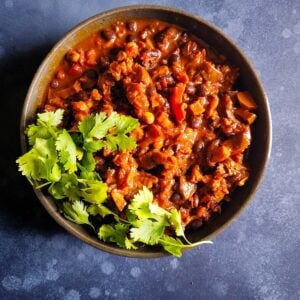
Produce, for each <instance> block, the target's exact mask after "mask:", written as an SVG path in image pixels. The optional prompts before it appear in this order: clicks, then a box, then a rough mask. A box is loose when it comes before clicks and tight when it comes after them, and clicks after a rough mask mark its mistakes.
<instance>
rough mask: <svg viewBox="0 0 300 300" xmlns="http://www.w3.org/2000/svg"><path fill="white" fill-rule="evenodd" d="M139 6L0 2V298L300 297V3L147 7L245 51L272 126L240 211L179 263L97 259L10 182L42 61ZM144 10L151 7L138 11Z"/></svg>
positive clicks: (26, 190) (21, 184)
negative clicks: (118, 12)
mask: <svg viewBox="0 0 300 300" xmlns="http://www.w3.org/2000/svg"><path fill="white" fill-rule="evenodd" d="M135 3H136V2H135V1H121V0H119V1H114V0H111V1H96V0H95V1H83V0H82V1H75V0H74V1H65V0H55V1H46V0H44V1H33V0H32V1H29V0H28V1H22V0H19V1H18V0H6V1H4V0H3V1H1V2H0V67H1V68H0V74H1V76H0V78H1V81H0V82H1V83H0V85H1V89H0V99H1V106H0V110H1V118H0V122H1V123H0V126H1V127H0V128H1V136H2V138H1V147H0V150H1V156H0V170H1V179H0V186H1V201H0V205H1V209H0V299H72V300H78V299H115V298H117V299H200V298H202V299H272V300H274V299H300V287H299V286H300V253H299V252H300V251H299V249H300V241H299V240H300V238H299V228H300V218H299V213H300V196H299V194H300V181H299V177H300V166H299V162H300V151H299V148H300V129H299V128H300V117H299V116H300V88H299V87H300V2H299V1H297V0H294V1H292V0H290V1H274V0H271V1H269V0H268V1H259V0H257V1H246V0H244V1H233V0H232V1H225V0H224V1H204V0H203V1H192V0H186V1H184V0H182V1H180V0H179V1H176V0H172V1H167V0H160V1H152V4H161V5H172V6H176V7H179V8H182V9H185V10H187V11H189V12H192V13H194V14H197V15H199V16H202V17H203V18H205V19H207V20H209V21H211V22H212V23H214V24H215V25H217V26H219V27H220V28H221V29H222V30H224V31H225V32H226V33H227V34H228V35H229V36H230V37H231V38H232V39H233V40H235V41H236V42H237V44H238V45H239V46H240V47H241V48H242V49H244V50H245V52H246V54H247V55H248V56H249V58H250V59H251V60H252V62H253V64H254V65H255V67H256V68H257V70H258V71H259V74H260V76H261V78H262V80H263V82H264V85H265V88H266V91H267V94H268V96H269V100H270V105H271V110H272V117H273V130H274V135H273V139H274V140H273V152H272V157H271V161H270V165H269V168H268V172H267V174H266V177H265V180H264V183H263V184H262V185H261V188H260V190H259V192H258V193H257V194H256V196H255V198H254V199H253V201H252V202H251V204H250V206H249V207H248V209H247V210H246V212H245V213H244V214H243V215H242V217H240V218H239V219H238V221H236V222H235V223H234V224H233V225H232V226H231V227H230V228H229V229H228V230H227V231H226V232H224V233H223V234H221V235H220V236H219V237H217V238H216V239H215V241H214V245H212V246H211V245H204V246H203V247H201V248H197V249H193V250H191V251H189V252H186V253H185V254H184V256H183V257H182V258H181V259H180V260H177V259H175V258H172V257H165V258H161V259H155V260H137V259H129V258H123V257H117V256H113V255H110V254H107V253H103V252H101V251H99V250H96V249H94V248H92V247H90V246H88V245H85V244H83V243H82V242H81V241H79V240H77V239H76V238H74V237H72V236H70V235H69V234H68V233H67V232H65V231H64V230H63V229H62V228H60V227H59V226H58V225H56V223H55V222H54V221H53V220H52V219H51V218H50V217H49V216H48V215H47V213H46V212H45V210H44V209H43V208H42V207H41V205H40V204H39V202H38V200H37V199H36V197H35V196H34V193H33V191H32V190H31V188H30V186H29V184H28V183H27V182H26V180H24V179H23V178H21V176H19V175H18V174H17V168H16V165H15V163H14V161H15V159H16V157H17V156H18V155H19V153H20V150H19V132H18V126H19V116H20V113H21V108H22V104H23V99H24V97H25V94H26V90H27V88H28V86H29V84H30V81H31V79H32V76H33V74H34V71H35V70H36V68H37V67H38V65H39V64H40V62H41V61H42V59H43V57H44V56H45V54H46V53H47V51H48V50H49V49H50V48H51V47H52V46H53V44H54V43H55V42H56V41H57V40H58V39H59V38H60V37H61V36H63V34H64V33H65V32H66V31H68V30H69V29H70V28H71V27H73V26H74V25H76V24H77V23H78V22H80V21H82V20H84V19H85V18H87V17H89V16H92V15H94V14H96V13H97V12H101V11H104V10H107V9H111V8H114V7H117V6H120V5H128V4H135ZM139 3H143V4H144V3H150V1H139Z"/></svg>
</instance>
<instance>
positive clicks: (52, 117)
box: [37, 109, 64, 127]
mask: <svg viewBox="0 0 300 300" xmlns="http://www.w3.org/2000/svg"><path fill="white" fill-rule="evenodd" d="M63 114H64V110H63V109H57V110H56V111H55V112H44V113H39V114H37V117H38V121H37V123H38V124H41V123H45V124H47V125H48V126H51V127H57V126H58V125H59V124H60V123H61V121H62V118H63Z"/></svg>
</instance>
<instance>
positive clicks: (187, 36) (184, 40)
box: [180, 31, 189, 43]
mask: <svg viewBox="0 0 300 300" xmlns="http://www.w3.org/2000/svg"><path fill="white" fill-rule="evenodd" d="M188 38H189V34H188V33H187V32H186V31H184V32H183V33H182V34H181V36H180V39H181V41H182V42H184V43H185V42H187V40H188Z"/></svg>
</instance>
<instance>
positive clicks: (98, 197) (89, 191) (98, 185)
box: [78, 179, 107, 204]
mask: <svg viewBox="0 0 300 300" xmlns="http://www.w3.org/2000/svg"><path fill="white" fill-rule="evenodd" d="M78 181H79V182H80V183H82V184H83V185H84V187H83V188H81V195H82V197H83V198H84V200H86V201H88V202H90V203H93V204H100V203H102V202H103V201H104V200H106V198H107V185H106V183H104V182H102V181H99V180H88V179H78Z"/></svg>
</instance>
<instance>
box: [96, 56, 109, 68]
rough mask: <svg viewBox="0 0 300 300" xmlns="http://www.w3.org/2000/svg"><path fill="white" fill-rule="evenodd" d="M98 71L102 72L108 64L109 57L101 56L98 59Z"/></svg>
mask: <svg viewBox="0 0 300 300" xmlns="http://www.w3.org/2000/svg"><path fill="white" fill-rule="evenodd" d="M98 66H99V71H100V72H104V71H106V69H107V68H108V66H109V57H108V56H101V57H100V60H99V64H98Z"/></svg>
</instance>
